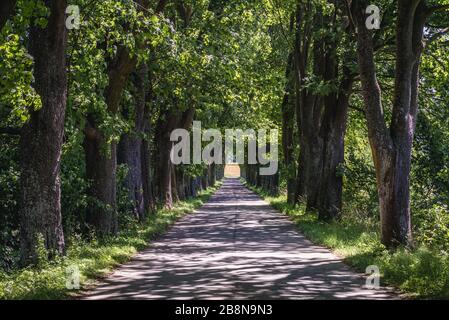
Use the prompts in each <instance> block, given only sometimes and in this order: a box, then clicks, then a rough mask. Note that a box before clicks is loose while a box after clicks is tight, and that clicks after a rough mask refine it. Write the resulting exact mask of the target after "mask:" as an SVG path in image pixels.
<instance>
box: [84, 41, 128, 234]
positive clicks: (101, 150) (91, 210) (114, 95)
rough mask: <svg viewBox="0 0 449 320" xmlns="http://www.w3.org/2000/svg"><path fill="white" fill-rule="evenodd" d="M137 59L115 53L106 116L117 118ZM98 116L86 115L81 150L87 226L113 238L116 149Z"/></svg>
mask: <svg viewBox="0 0 449 320" xmlns="http://www.w3.org/2000/svg"><path fill="white" fill-rule="evenodd" d="M136 63H137V57H135V56H134V57H132V56H131V55H130V52H129V50H128V49H126V48H124V47H121V48H119V49H118V52H117V55H116V57H115V58H114V59H113V60H112V61H110V63H109V64H108V79H109V83H108V86H107V87H106V89H105V93H104V96H105V100H106V105H107V112H109V113H110V114H116V113H117V112H118V111H119V104H120V99H121V95H122V92H123V89H124V87H125V84H126V82H127V80H128V78H129V75H130V74H131V72H132V71H133V70H134V68H135V66H136ZM98 118H99V116H98V115H94V114H88V116H87V124H86V127H85V130H84V133H85V139H84V150H85V156H86V177H87V180H88V181H89V183H90V184H91V185H90V187H89V189H88V196H89V197H90V200H91V201H90V203H89V207H88V209H87V222H88V223H89V224H91V226H92V227H93V228H94V229H95V231H97V233H98V234H99V235H100V236H106V235H110V234H115V233H116V232H117V231H118V221H117V217H118V216H117V195H116V194H117V190H116V189H117V179H116V170H117V145H116V143H115V142H111V143H108V139H107V137H106V135H105V133H104V132H102V130H101V128H100V127H101V120H99V119H98Z"/></svg>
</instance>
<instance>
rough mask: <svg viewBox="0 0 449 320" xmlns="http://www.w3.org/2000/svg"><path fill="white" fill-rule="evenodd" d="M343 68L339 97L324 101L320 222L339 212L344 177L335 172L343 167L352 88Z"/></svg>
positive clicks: (350, 79) (333, 216)
mask: <svg viewBox="0 0 449 320" xmlns="http://www.w3.org/2000/svg"><path fill="white" fill-rule="evenodd" d="M343 68H344V71H343V79H342V81H341V83H340V86H339V91H338V93H336V94H331V95H329V96H328V97H326V100H325V112H324V116H323V124H322V127H321V132H322V137H323V172H322V175H321V183H320V195H319V200H318V202H319V204H318V209H319V214H318V216H319V219H321V220H330V219H335V218H337V217H338V216H339V215H340V213H341V210H342V195H343V175H342V174H341V173H340V172H338V170H339V167H341V166H342V165H343V163H344V148H345V144H344V142H345V133H346V123H347V114H348V107H349V97H350V94H351V90H352V84H353V75H352V74H351V72H350V70H349V69H348V68H346V67H343Z"/></svg>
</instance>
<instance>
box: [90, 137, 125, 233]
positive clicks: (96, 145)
mask: <svg viewBox="0 0 449 320" xmlns="http://www.w3.org/2000/svg"><path fill="white" fill-rule="evenodd" d="M83 146H84V152H85V156H86V176H87V179H88V181H89V188H88V195H89V196H90V203H89V206H88V209H87V216H86V222H87V223H88V225H90V226H93V227H94V228H95V231H96V232H97V234H98V235H99V236H100V237H102V236H107V235H110V234H115V233H116V232H117V228H118V225H117V207H116V203H117V201H116V200H117V183H116V172H117V159H116V151H117V145H116V143H111V144H109V150H105V149H104V147H105V146H108V144H107V142H106V138H105V137H104V136H103V135H102V134H99V133H97V134H95V135H91V136H89V135H86V136H85V139H84V145H83Z"/></svg>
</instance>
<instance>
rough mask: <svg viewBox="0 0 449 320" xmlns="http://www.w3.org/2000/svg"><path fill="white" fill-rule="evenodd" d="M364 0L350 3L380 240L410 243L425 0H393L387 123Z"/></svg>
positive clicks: (426, 11)
mask: <svg viewBox="0 0 449 320" xmlns="http://www.w3.org/2000/svg"><path fill="white" fill-rule="evenodd" d="M364 4H366V3H364V1H361V2H360V3H359V2H357V3H356V4H355V7H354V9H355V11H354V16H355V17H356V22H357V27H358V29H359V32H358V39H357V52H358V61H359V66H360V76H361V82H362V94H363V97H364V102H365V106H366V118H367V123H368V134H369V140H370V144H371V149H372V153H373V160H374V166H375V169H376V178H377V189H378V194H379V209H380V220H381V240H382V243H383V244H384V245H385V246H387V247H389V248H391V247H396V246H398V245H405V246H412V245H413V240H412V233H411V218H410V216H411V214H410V188H409V184H410V182H409V179H410V163H411V150H412V142H413V136H414V131H415V125H416V116H417V109H418V79H419V76H418V75H419V64H420V58H421V54H422V50H423V46H422V37H423V32H424V25H425V22H426V19H427V18H428V17H429V16H430V14H431V13H432V12H433V11H432V10H431V8H428V7H427V6H426V1H425V0H420V1H408V0H398V13H397V16H398V19H397V24H396V68H395V89H394V100H393V114H392V121H391V125H390V128H388V127H387V125H386V123H385V119H384V114H383V110H382V100H381V90H380V86H379V83H378V80H377V75H376V67H375V63H374V45H373V41H372V31H370V30H367V29H366V28H365V27H364V22H365V19H364V18H365V17H364V14H363V8H364V7H363V5H364Z"/></svg>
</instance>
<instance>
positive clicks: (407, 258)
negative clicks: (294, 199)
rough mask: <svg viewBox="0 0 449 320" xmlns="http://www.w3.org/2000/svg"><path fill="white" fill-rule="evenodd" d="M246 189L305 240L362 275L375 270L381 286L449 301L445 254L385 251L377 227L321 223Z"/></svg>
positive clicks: (423, 249) (412, 295) (278, 200)
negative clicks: (286, 219) (327, 250)
mask: <svg viewBox="0 0 449 320" xmlns="http://www.w3.org/2000/svg"><path fill="white" fill-rule="evenodd" d="M248 187H249V188H250V189H252V190H253V191H255V192H256V193H258V194H259V195H260V196H262V197H263V198H264V199H265V201H267V202H268V203H270V205H271V206H273V207H274V208H275V209H277V210H279V211H280V212H282V213H284V214H286V215H288V216H289V217H290V219H291V220H292V221H293V222H294V223H295V224H296V225H297V226H298V228H299V229H300V230H301V231H302V233H303V234H304V235H305V236H306V237H307V238H308V239H310V240H311V241H312V242H314V243H316V244H319V245H322V246H325V247H327V248H330V249H332V250H333V251H334V252H335V253H336V254H337V255H338V256H340V257H342V259H343V260H344V261H345V262H346V263H347V264H348V265H350V266H352V267H354V268H355V269H356V270H358V271H360V272H365V270H366V268H367V267H368V266H370V265H376V266H378V267H379V270H380V273H381V284H384V285H385V284H386V285H389V286H393V287H396V288H398V289H400V291H402V292H403V293H404V294H405V296H406V297H408V298H419V299H448V298H449V256H448V254H447V253H445V252H438V251H435V250H432V249H430V248H428V247H425V246H419V247H417V248H416V249H414V250H408V249H405V248H399V249H397V250H396V251H388V250H386V249H385V247H384V246H383V245H382V244H381V243H380V240H379V232H378V229H379V228H378V226H377V225H376V223H372V222H369V221H356V219H353V218H347V219H345V218H343V219H342V220H341V221H338V222H336V221H334V222H329V223H324V222H321V221H318V219H317V215H316V214H306V213H305V210H304V207H303V206H292V205H289V204H288V203H287V198H286V196H284V195H281V196H278V197H271V196H269V195H268V194H267V193H266V192H264V191H263V190H261V189H259V188H255V187H252V186H248Z"/></svg>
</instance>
